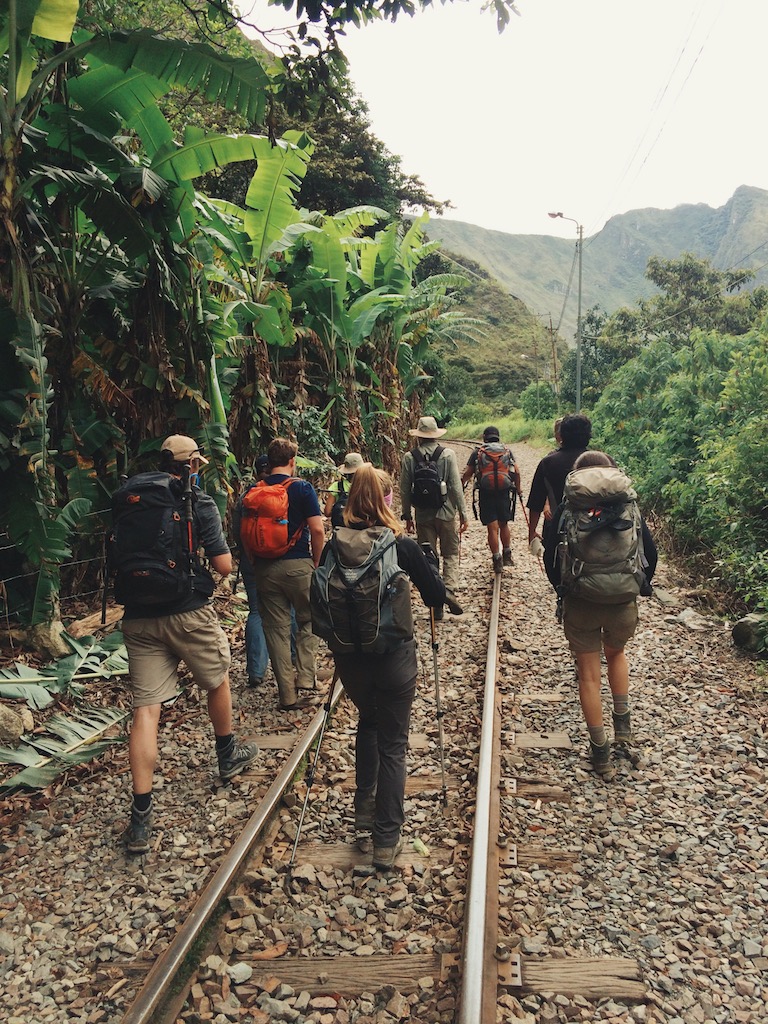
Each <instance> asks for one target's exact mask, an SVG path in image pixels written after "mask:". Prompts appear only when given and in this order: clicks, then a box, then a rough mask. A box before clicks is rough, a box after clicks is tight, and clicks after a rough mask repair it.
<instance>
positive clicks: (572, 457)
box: [527, 448, 586, 515]
mask: <svg viewBox="0 0 768 1024" xmlns="http://www.w3.org/2000/svg"><path fill="white" fill-rule="evenodd" d="M585 451H586V448H557V449H556V450H555V451H553V452H550V453H549V455H545V456H544V458H543V459H542V460H541V462H540V463H539V464H538V466H537V467H536V472H535V473H534V474H533V480H532V481H531V489H530V492H529V494H528V501H527V505H528V508H529V509H530V510H531V512H535V513H537V514H538V515H541V513H542V512H543V511H544V506H545V505H546V503H547V499H549V507H550V509H551V511H552V512H553V513H554V511H555V509H556V508H557V506H558V505H559V504H560V502H561V501H562V500H563V490H564V488H565V478H566V477H567V476H568V474H569V473H570V472H571V470H572V469H573V464H574V462H575V461H576V459H578V457H579V456H580V455H581V454H582V452H585Z"/></svg>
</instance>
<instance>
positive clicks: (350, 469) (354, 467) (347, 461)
mask: <svg viewBox="0 0 768 1024" xmlns="http://www.w3.org/2000/svg"><path fill="white" fill-rule="evenodd" d="M364 465H365V459H364V458H363V456H362V455H361V454H360V452H347V454H346V455H345V456H344V461H343V462H342V464H341V465H340V466H337V467H336V468H337V469H338V471H339V472H340V473H343V474H344V476H352V474H353V473H356V472H357V471H358V469H361V468H362V467H363V466H364Z"/></svg>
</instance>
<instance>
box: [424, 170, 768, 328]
mask: <svg viewBox="0 0 768 1024" xmlns="http://www.w3.org/2000/svg"><path fill="white" fill-rule="evenodd" d="M428 233H429V237H430V238H432V239H440V241H442V243H443V248H444V249H445V250H447V251H449V252H452V253H454V254H455V255H457V256H459V257H461V256H466V257H469V258H470V259H472V260H474V261H476V262H477V263H479V264H480V265H481V266H483V267H485V268H486V269H487V270H488V271H489V272H490V274H491V275H492V276H493V277H494V278H496V280H497V281H498V282H499V283H500V284H501V286H502V287H503V288H504V289H506V290H507V291H508V292H510V293H511V294H512V295H514V296H515V297H516V298H519V299H521V300H522V301H523V302H524V303H525V305H526V306H527V307H528V308H529V309H531V310H533V311H535V313H536V314H537V315H538V316H539V317H541V319H542V323H547V324H548V323H549V317H550V316H551V318H552V322H553V324H554V326H555V327H557V325H558V323H559V321H560V318H561V315H562V326H561V328H560V334H561V335H562V336H563V337H565V338H568V339H571V338H572V337H573V335H574V334H575V333H576V310H577V293H578V266H577V265H575V261H574V256H575V250H576V246H575V245H574V241H575V238H574V241H569V240H568V239H564V238H553V237H551V236H549V235H510V234H506V233H505V232H503V231H489V230H487V229H486V228H480V227H477V226H475V225H474V224H465V223H463V222H462V221H452V220H447V219H446V218H444V217H433V218H432V219H431V220H430V222H429V227H428ZM574 234H575V227H574ZM684 252H690V253H693V254H694V255H695V256H699V257H705V258H706V259H708V260H710V261H711V263H712V264H713V265H714V266H715V267H716V268H717V269H719V270H725V269H734V268H741V267H743V268H744V269H745V270H747V269H750V268H751V269H754V270H756V271H757V273H756V276H755V278H754V279H753V280H752V281H751V282H750V283H749V284H748V285H747V286H746V287H747V288H753V287H755V285H757V284H768V191H765V190H764V189H760V188H752V187H750V186H748V185H742V186H740V187H739V188H738V189H736V191H735V192H734V194H733V196H732V197H731V198H730V199H729V200H728V202H727V203H726V204H725V206H721V207H719V208H718V209H716V210H715V209H712V207H711V206H707V205H706V204H704V203H697V204H695V205H693V204H684V205H682V206H676V207H675V208H674V209H672V210H655V209H645V210H631V211H630V212H629V213H622V214H619V215H617V216H616V217H611V219H610V220H609V221H608V222H607V223H606V225H605V227H604V228H603V229H602V231H599V232H598V233H597V234H596V235H592V236H591V237H589V238H585V239H584V252H583V255H582V312H586V311H587V310H588V309H590V308H591V307H592V306H595V305H599V306H600V307H601V308H602V309H604V310H605V311H606V312H608V313H612V312H613V311H614V310H616V309H619V308H620V307H621V306H630V305H634V303H636V301H637V300H638V299H640V298H647V297H648V296H650V295H652V294H653V293H654V291H655V290H656V289H655V287H654V285H652V284H651V283H650V282H649V281H647V280H646V279H645V268H646V264H647V262H648V259H649V257H651V256H661V257H663V258H665V259H673V258H676V257H678V256H679V255H680V254H681V253H684ZM758 268H759V269H758ZM571 273H572V274H573V279H572V282H571V287H570V294H569V296H568V301H567V304H566V306H565V313H564V314H563V303H564V299H565V297H566V294H567V293H568V281H569V277H570V276H571Z"/></svg>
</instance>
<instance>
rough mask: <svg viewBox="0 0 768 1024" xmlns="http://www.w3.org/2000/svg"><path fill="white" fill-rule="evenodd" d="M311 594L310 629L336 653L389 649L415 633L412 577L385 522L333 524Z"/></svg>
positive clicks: (388, 651) (371, 651)
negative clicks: (353, 526) (365, 526)
mask: <svg viewBox="0 0 768 1024" xmlns="http://www.w3.org/2000/svg"><path fill="white" fill-rule="evenodd" d="M309 600H310V606H311V611H312V632H313V633H314V634H315V635H316V636H319V637H321V638H322V639H323V640H325V642H326V643H327V644H328V646H329V648H330V649H331V651H333V652H334V653H335V654H350V653H356V654H388V653H390V652H392V651H394V650H396V649H397V648H398V647H400V646H401V645H402V644H403V642H404V641H405V640H410V639H411V638H412V637H413V614H412V612H411V581H410V580H409V578H408V576H407V575H406V573H405V572H403V570H402V569H401V568H400V565H399V564H398V561H397V547H396V542H395V535H394V533H393V532H392V530H390V529H389V528H387V527H384V526H375V527H370V528H368V529H366V530H353V529H350V528H349V527H346V526H342V527H340V528H339V529H337V530H335V531H334V534H333V536H332V538H331V540H330V541H329V542H328V546H327V548H326V551H325V555H324V557H323V560H322V562H321V563H320V565H319V566H318V567H317V569H315V571H314V573H313V574H312V584H311V586H310V591H309Z"/></svg>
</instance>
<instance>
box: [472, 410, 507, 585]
mask: <svg viewBox="0 0 768 1024" xmlns="http://www.w3.org/2000/svg"><path fill="white" fill-rule="evenodd" d="M472 477H474V478H475V491H476V492H477V494H478V495H479V498H480V522H481V523H482V524H483V526H485V527H486V528H487V530H488V547H489V548H490V549H491V555H492V557H493V571H494V572H501V571H502V569H503V567H504V566H505V565H508V566H509V565H512V536H511V533H510V528H509V524H510V522H511V521H512V520H513V519H514V518H515V502H516V500H517V496H518V495H520V496H522V490H521V487H520V471H519V470H518V468H517V463H516V462H515V456H514V455H513V454H512V452H511V451H510V449H509V448H507V446H506V445H505V444H502V443H501V440H500V437H499V428H498V427H486V428H485V430H484V431H483V443H482V444H481V445H479V446H478V447H477V448H475V450H474V451H473V452H472V454H471V455H470V456H469V459H468V460H467V465H466V467H465V469H464V472H463V473H462V475H461V483H462V485H466V484H467V482H468V481H469V480H470V479H471V478H472ZM472 507H473V509H475V503H474V496H473V502H472ZM475 518H477V510H476V509H475Z"/></svg>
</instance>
